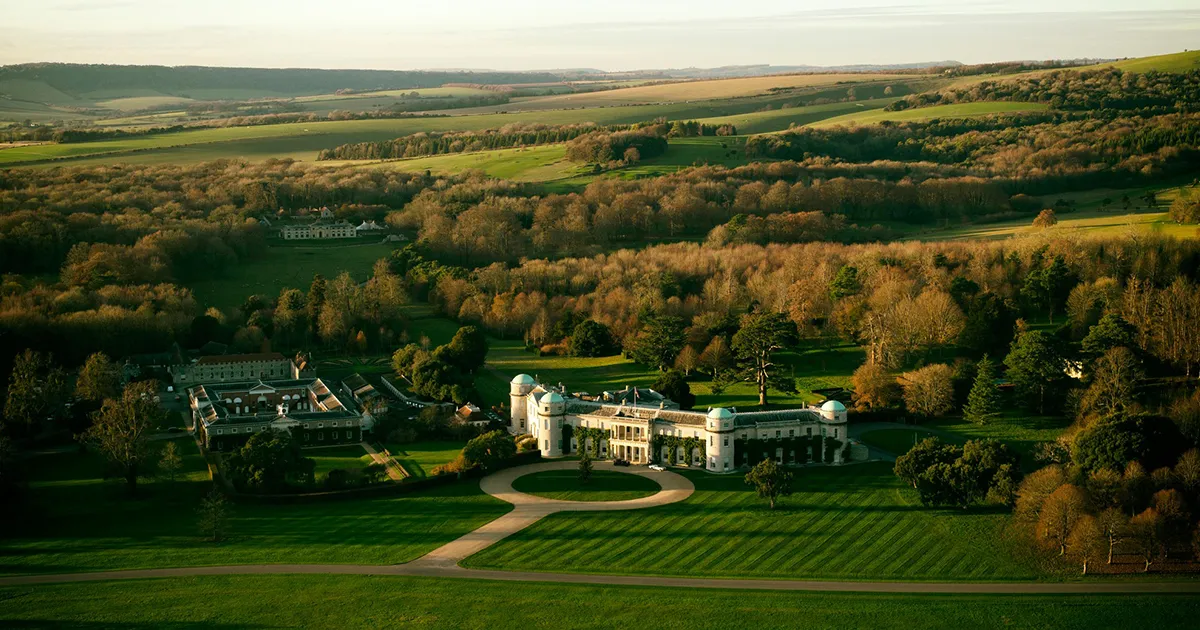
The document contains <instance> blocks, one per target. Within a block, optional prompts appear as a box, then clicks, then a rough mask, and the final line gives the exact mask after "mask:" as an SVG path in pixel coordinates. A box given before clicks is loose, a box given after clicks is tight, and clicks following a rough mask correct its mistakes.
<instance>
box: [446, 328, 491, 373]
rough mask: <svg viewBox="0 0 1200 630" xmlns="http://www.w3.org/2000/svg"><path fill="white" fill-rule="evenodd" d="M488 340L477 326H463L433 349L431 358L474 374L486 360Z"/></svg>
mask: <svg viewBox="0 0 1200 630" xmlns="http://www.w3.org/2000/svg"><path fill="white" fill-rule="evenodd" d="M487 353H488V341H487V335H486V334H485V333H484V332H483V329H481V328H479V327H478V326H463V327H462V328H459V329H458V331H457V332H455V333H454V337H453V338H452V339H451V340H450V343H448V344H446V345H444V346H439V347H438V348H437V350H434V351H433V358H434V359H436V360H439V361H444V362H446V363H448V364H450V365H452V366H454V367H456V368H458V369H460V370H462V371H463V372H466V373H468V374H474V373H475V372H476V371H478V370H479V368H481V367H483V364H484V362H485V361H487Z"/></svg>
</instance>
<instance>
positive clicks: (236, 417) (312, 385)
mask: <svg viewBox="0 0 1200 630" xmlns="http://www.w3.org/2000/svg"><path fill="white" fill-rule="evenodd" d="M188 404H189V405H190V406H191V411H192V420H193V424H194V426H195V427H196V431H197V435H198V436H199V438H200V440H201V442H202V443H203V444H204V445H205V447H207V448H209V449H212V450H216V451H228V450H233V449H235V448H237V447H239V446H241V445H242V444H244V443H245V442H246V441H247V440H249V439H250V436H252V435H254V434H255V433H258V432H260V431H267V430H272V429H276V430H286V431H291V432H292V435H294V436H296V438H297V439H298V440H300V443H301V444H303V445H304V446H326V445H331V444H347V443H357V442H360V441H362V431H363V415H362V411H361V409H360V408H359V407H358V406H357V405H356V404H355V403H354V401H353V400H352V399H351V397H350V396H349V395H348V394H339V393H337V392H335V391H334V390H332V389H330V388H329V386H328V385H326V384H325V382H324V381H322V380H321V379H319V378H311V379H290V380H276V381H262V380H254V381H243V382H237V383H216V384H206V385H200V386H197V387H193V388H191V389H189V390H188Z"/></svg>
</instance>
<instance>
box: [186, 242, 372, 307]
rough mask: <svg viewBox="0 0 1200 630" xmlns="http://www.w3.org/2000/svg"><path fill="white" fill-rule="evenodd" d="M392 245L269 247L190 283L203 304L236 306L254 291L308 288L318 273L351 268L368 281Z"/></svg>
mask: <svg viewBox="0 0 1200 630" xmlns="http://www.w3.org/2000/svg"><path fill="white" fill-rule="evenodd" d="M364 240H365V239H364ZM391 249H392V246H391V245H390V244H383V243H375V242H370V243H362V242H359V241H355V242H354V244H352V245H345V246H340V247H320V246H313V247H303V246H301V247H294V246H290V245H289V246H286V247H268V248H267V249H266V250H264V251H263V252H262V255H261V256H260V257H258V258H253V259H250V260H247V261H244V262H242V263H240V264H238V265H236V266H234V267H231V268H230V269H229V270H228V271H227V272H226V273H225V274H224V275H219V276H212V277H209V278H205V279H204V280H200V281H198V282H192V283H191V284H189V285H188V286H189V288H191V289H192V292H193V293H194V294H195V296H196V299H197V300H198V301H199V302H200V303H201V304H202V305H204V306H206V307H207V306H215V307H217V308H220V309H232V308H237V307H239V306H241V305H242V304H243V303H244V302H245V301H246V298H247V297H249V296H251V295H261V296H263V297H264V298H268V299H270V298H275V297H278V296H279V291H280V290H282V289H284V288H294V289H302V290H304V291H308V287H309V285H311V284H312V280H313V276H314V275H315V274H318V273H319V274H322V275H324V276H325V278H326V279H327V280H331V279H333V278H334V277H335V276H337V275H338V274H340V273H342V272H343V271H348V272H350V275H351V276H354V279H355V280H358V281H360V282H361V281H365V280H367V278H368V277H369V276H370V275H371V269H372V267H374V266H375V261H377V260H379V259H380V258H384V257H386V256H387V255H388V252H389V251H391Z"/></svg>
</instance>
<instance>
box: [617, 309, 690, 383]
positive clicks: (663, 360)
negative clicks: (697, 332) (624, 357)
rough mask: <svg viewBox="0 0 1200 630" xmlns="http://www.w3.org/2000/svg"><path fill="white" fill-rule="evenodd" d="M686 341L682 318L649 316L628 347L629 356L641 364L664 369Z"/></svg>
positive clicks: (672, 360)
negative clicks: (630, 346)
mask: <svg viewBox="0 0 1200 630" xmlns="http://www.w3.org/2000/svg"><path fill="white" fill-rule="evenodd" d="M686 343H687V335H686V333H685V332H684V326H683V320H682V319H680V318H678V317H672V316H667V315H661V316H654V317H650V318H649V319H648V320H647V321H646V323H645V324H644V325H643V326H642V330H641V332H639V333H638V335H637V337H636V338H635V339H634V341H633V345H632V348H630V349H629V354H630V357H631V358H632V359H633V360H634V361H637V362H638V363H641V364H643V365H648V366H651V367H655V368H658V370H659V371H666V370H667V368H669V367H671V366H672V365H674V364H675V357H677V356H679V351H680V350H682V349H683V346H684V345H685V344H686Z"/></svg>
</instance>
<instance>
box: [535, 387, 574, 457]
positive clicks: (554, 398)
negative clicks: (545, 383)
mask: <svg viewBox="0 0 1200 630" xmlns="http://www.w3.org/2000/svg"><path fill="white" fill-rule="evenodd" d="M566 415H567V399H566V398H563V397H562V394H560V393H558V392H554V391H551V392H546V393H545V394H543V395H542V398H541V400H539V401H538V406H537V420H536V422H537V423H538V433H537V436H538V447H539V448H540V449H541V451H542V457H562V454H563V443H562V438H563V420H564V419H565V416H566Z"/></svg>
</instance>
